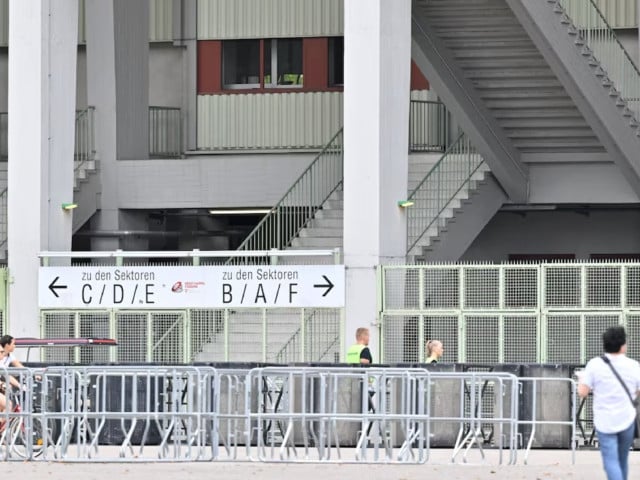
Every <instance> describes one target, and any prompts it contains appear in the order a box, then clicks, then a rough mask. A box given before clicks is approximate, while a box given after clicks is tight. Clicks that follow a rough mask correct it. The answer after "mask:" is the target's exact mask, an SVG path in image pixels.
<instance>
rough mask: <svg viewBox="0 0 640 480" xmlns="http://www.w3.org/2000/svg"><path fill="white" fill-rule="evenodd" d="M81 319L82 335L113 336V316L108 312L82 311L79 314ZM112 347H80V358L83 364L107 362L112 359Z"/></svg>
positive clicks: (80, 333)
mask: <svg viewBox="0 0 640 480" xmlns="http://www.w3.org/2000/svg"><path fill="white" fill-rule="evenodd" d="M78 317H79V320H80V332H79V336H80V337H87V338H109V337H111V331H110V328H109V326H110V323H111V317H110V315H109V313H108V312H89V313H84V312H81V313H79V314H78ZM110 354H111V347H96V346H88V347H80V348H79V358H78V360H79V361H80V363H81V364H83V365H91V364H95V363H105V362H108V361H109V360H110Z"/></svg>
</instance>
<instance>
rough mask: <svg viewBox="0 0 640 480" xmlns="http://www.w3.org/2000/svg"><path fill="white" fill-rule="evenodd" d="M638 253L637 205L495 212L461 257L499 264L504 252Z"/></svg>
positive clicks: (506, 255) (580, 256)
mask: <svg viewBox="0 0 640 480" xmlns="http://www.w3.org/2000/svg"><path fill="white" fill-rule="evenodd" d="M594 253H595V254H601V253H608V254H630V253H640V209H638V208H636V209H604V210H603V209H600V210H586V209H582V210H580V209H575V210H573V211H540V212H533V211H530V212H518V213H515V212H499V213H498V214H497V215H496V216H495V217H494V218H493V219H492V220H491V221H490V222H489V224H488V225H487V226H486V227H485V229H484V230H483V231H482V232H481V233H480V235H478V237H477V238H476V240H475V241H474V242H473V243H472V244H471V246H470V247H469V249H468V250H467V252H466V253H465V254H464V255H463V257H462V258H461V261H492V262H502V261H506V260H508V258H509V254H574V255H575V256H576V258H577V259H588V258H589V256H590V255H591V254H594Z"/></svg>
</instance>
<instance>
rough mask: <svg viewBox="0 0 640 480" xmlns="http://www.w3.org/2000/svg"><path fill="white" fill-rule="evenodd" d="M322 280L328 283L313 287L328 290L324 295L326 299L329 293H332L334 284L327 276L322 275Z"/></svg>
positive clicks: (317, 284)
mask: <svg viewBox="0 0 640 480" xmlns="http://www.w3.org/2000/svg"><path fill="white" fill-rule="evenodd" d="M322 278H324V281H325V282H327V283H316V284H315V285H314V286H313V287H314V288H326V290H325V291H324V293H323V294H322V296H323V297H326V296H327V293H329V292H330V291H331V289H332V288H333V283H331V280H329V279H328V278H327V276H326V275H322Z"/></svg>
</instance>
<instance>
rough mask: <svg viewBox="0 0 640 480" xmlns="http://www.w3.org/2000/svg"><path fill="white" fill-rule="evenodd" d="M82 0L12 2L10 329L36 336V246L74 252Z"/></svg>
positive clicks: (37, 334) (10, 18) (25, 0)
mask: <svg viewBox="0 0 640 480" xmlns="http://www.w3.org/2000/svg"><path fill="white" fill-rule="evenodd" d="M77 37H78V2H77V0H11V2H10V4H9V44H10V45H11V48H10V49H9V99H8V106H9V108H8V111H9V117H10V119H11V121H10V122H9V131H8V143H9V163H8V193H9V195H8V205H7V211H8V219H7V230H8V240H7V242H8V252H9V259H8V265H9V276H10V277H9V278H10V287H9V292H10V294H9V331H10V332H11V334H12V335H14V336H39V335H40V331H39V321H38V319H39V309H38V267H39V259H38V257H37V254H38V252H40V251H43V250H57V251H70V250H71V235H72V213H71V211H70V210H64V209H63V208H62V204H63V203H72V202H73V148H74V130H75V103H76V58H77V48H78V47H77V45H78V38H77Z"/></svg>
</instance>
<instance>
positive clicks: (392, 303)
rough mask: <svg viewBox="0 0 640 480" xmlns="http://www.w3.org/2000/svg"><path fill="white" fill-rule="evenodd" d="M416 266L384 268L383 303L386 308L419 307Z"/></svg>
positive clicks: (418, 275)
mask: <svg viewBox="0 0 640 480" xmlns="http://www.w3.org/2000/svg"><path fill="white" fill-rule="evenodd" d="M420 272H421V270H420V269H418V268H397V269H393V268H388V269H385V270H384V280H383V281H384V289H385V296H384V298H385V305H384V308H386V309H388V310H404V309H416V308H420V305H419V301H420V300H419V297H420V295H419V288H418V279H419V277H420Z"/></svg>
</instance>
